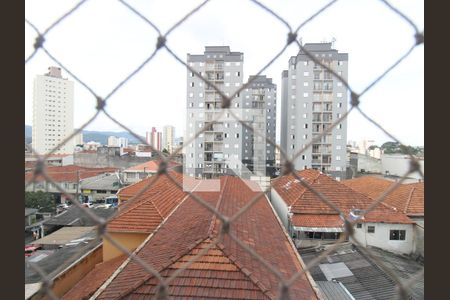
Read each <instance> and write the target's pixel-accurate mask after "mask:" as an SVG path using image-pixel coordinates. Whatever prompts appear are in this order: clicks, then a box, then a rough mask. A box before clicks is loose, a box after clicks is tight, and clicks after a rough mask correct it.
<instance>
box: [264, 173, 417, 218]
mask: <svg viewBox="0 0 450 300" xmlns="http://www.w3.org/2000/svg"><path fill="white" fill-rule="evenodd" d="M297 175H298V176H299V177H300V178H302V179H303V180H305V181H306V182H307V183H308V184H309V185H310V186H311V187H312V188H314V190H315V191H317V192H319V193H320V194H322V195H323V196H325V198H326V199H328V200H329V201H330V202H331V203H332V204H334V205H335V206H336V207H338V208H339V209H340V210H341V211H342V212H343V213H344V214H346V215H348V214H349V213H350V211H351V210H352V209H366V208H367V207H369V205H371V204H372V203H373V201H374V200H373V199H372V198H370V197H368V196H366V195H364V194H362V193H359V192H357V191H355V190H353V189H351V188H349V187H348V186H346V185H345V184H343V183H341V182H339V181H336V180H334V179H333V178H331V177H330V176H328V175H325V174H322V173H321V172H319V171H317V170H313V169H307V170H302V171H298V173H297ZM272 187H273V188H274V189H275V190H276V192H277V193H278V194H279V195H280V196H281V198H282V199H283V200H284V201H285V202H286V204H287V205H288V206H290V207H291V212H293V213H294V214H310V215H314V216H316V215H326V214H338V212H337V211H336V210H334V209H333V208H332V207H330V206H329V205H327V204H326V203H325V202H323V201H322V200H321V199H320V198H319V197H318V196H317V195H316V194H315V193H313V192H311V191H310V190H309V189H307V188H306V187H305V186H304V185H303V184H302V183H301V182H300V181H299V180H298V179H296V178H295V177H294V176H293V175H292V174H291V175H286V176H282V177H280V178H278V179H276V180H274V181H273V185H272ZM324 220H325V219H324V218H322V219H321V220H318V221H319V223H321V222H323V221H324ZM365 220H366V222H369V220H370V221H371V222H385V223H406V224H408V223H412V221H411V220H410V219H409V218H408V217H407V216H406V215H405V214H404V213H402V212H400V211H395V210H394V209H393V208H391V207H388V206H387V205H384V204H380V205H378V206H376V207H375V208H374V209H373V210H372V211H371V212H369V213H368V214H367V215H366V216H365ZM328 222H330V224H333V223H335V222H333V221H332V220H331V219H330V218H328Z"/></svg>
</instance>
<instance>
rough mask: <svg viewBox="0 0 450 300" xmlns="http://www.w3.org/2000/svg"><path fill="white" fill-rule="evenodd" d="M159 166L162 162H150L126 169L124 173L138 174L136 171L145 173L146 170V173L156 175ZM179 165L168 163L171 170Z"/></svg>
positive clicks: (172, 162)
mask: <svg viewBox="0 0 450 300" xmlns="http://www.w3.org/2000/svg"><path fill="white" fill-rule="evenodd" d="M159 164H160V160H149V161H147V162H145V163H142V164H139V165H135V166H133V167H130V168H128V169H125V171H124V172H136V171H139V172H144V169H145V171H146V172H152V173H156V172H158V168H159ZM178 165H179V163H177V162H174V161H170V162H169V163H168V167H169V168H171V167H175V166H178Z"/></svg>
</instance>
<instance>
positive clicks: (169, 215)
mask: <svg viewBox="0 0 450 300" xmlns="http://www.w3.org/2000/svg"><path fill="white" fill-rule="evenodd" d="M197 186H198V185H197ZM197 186H195V187H194V189H195V188H196V187H197ZM188 198H189V194H187V195H185V196H184V198H183V199H182V200H181V201H180V203H178V204H177V206H176V207H175V208H174V209H173V210H172V211H171V212H170V213H169V214H168V215H167V217H165V218H162V221H161V223H160V224H159V225H158V227H156V229H155V230H154V231H153V232H152V233H151V234H150V235H149V236H148V237H147V238H146V239H145V240H144V241H143V242H142V244H140V245H139V246H138V247H137V248H136V249H135V250H134V251H133V255H137V254H138V253H139V252H140V251H141V250H142V249H143V248H144V247H145V245H147V244H148V242H149V241H150V240H151V239H152V237H153V236H154V235H155V234H156V233H157V232H158V230H159V229H160V228H161V227H162V226H163V225H164V224H165V223H166V221H167V220H168V219H169V218H170V217H171V216H172V215H173V213H174V212H175V211H177V210H178V208H179V207H180V206H181V205H182V204H183V203H184V201H186V200H187V199H188ZM130 261H132V258H131V257H129V258H127V259H126V260H125V262H124V263H123V264H122V265H121V266H120V267H119V268H118V269H117V270H116V271H115V272H114V273H113V274H112V275H111V276H110V277H109V278H108V279H107V280H106V281H105V283H104V284H103V285H102V286H101V287H100V288H98V289H97V291H96V292H95V294H97V297H98V296H100V295H101V294H102V293H103V292H104V291H105V289H106V288H107V287H108V286H109V285H110V284H111V282H112V281H113V280H114V279H115V278H116V277H117V276H118V275H119V273H121V272H122V271H123V270H124V269H125V268H126V267H127V265H128V263H129V262H130ZM119 269H120V270H119ZM158 273H159V272H158ZM151 276H153V275H152V274H149V275H148V277H147V276H146V277H145V279H144V280H143V282H145V281H146V280H148V279H149V278H150V277H151ZM138 282H140V281H138ZM143 282H142V283H143ZM142 283H141V284H142ZM141 284H139V285H138V286H140V285H141ZM133 287H134V285H133ZM133 287H131V288H130V289H129V290H126V291H125V292H124V293H126V294H129V293H130V292H131V291H132V289H133ZM95 294H94V295H95ZM120 296H124V295H123V293H120ZM97 297H96V298H93V299H97Z"/></svg>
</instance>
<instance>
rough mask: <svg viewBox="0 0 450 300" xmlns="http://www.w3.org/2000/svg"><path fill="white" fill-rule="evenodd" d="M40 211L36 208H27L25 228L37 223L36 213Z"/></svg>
mask: <svg viewBox="0 0 450 300" xmlns="http://www.w3.org/2000/svg"><path fill="white" fill-rule="evenodd" d="M38 211H39V210H38V209H36V208H25V228H26V227H27V226H30V225H32V224H33V223H36V213H37V212H38Z"/></svg>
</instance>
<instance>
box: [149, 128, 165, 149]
mask: <svg viewBox="0 0 450 300" xmlns="http://www.w3.org/2000/svg"><path fill="white" fill-rule="evenodd" d="M145 140H146V142H147V144H149V145H151V146H152V147H153V148H154V149H155V150H158V151H162V132H159V131H157V130H156V128H155V127H152V131H151V132H146V133H145Z"/></svg>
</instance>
